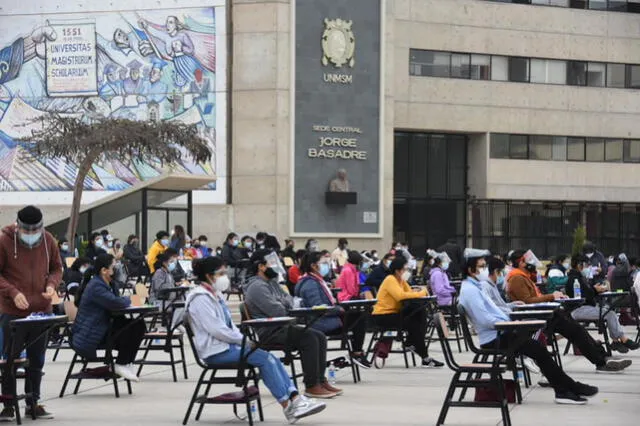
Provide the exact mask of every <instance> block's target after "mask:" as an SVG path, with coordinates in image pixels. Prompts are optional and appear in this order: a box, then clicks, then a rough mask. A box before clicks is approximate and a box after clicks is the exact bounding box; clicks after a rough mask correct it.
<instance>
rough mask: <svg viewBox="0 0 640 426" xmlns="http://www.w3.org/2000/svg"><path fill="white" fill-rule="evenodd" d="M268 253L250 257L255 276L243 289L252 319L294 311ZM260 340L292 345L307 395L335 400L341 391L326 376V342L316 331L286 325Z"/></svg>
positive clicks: (266, 332) (267, 331)
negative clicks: (297, 354) (298, 358)
mask: <svg viewBox="0 0 640 426" xmlns="http://www.w3.org/2000/svg"><path fill="white" fill-rule="evenodd" d="M271 253H272V252H270V251H269V250H258V251H256V252H255V253H254V254H253V256H252V257H251V263H252V272H253V274H254V275H253V276H252V277H251V278H249V281H248V282H247V284H246V285H245V288H244V297H245V304H246V307H247V310H248V311H249V315H250V316H251V318H253V319H257V318H270V317H282V316H286V315H287V314H288V312H289V309H291V308H293V297H292V296H291V295H289V294H287V293H286V292H285V291H284V290H282V288H281V287H280V284H279V283H278V282H277V277H278V272H277V270H276V269H275V268H274V266H275V265H269V264H268V263H267V260H266V259H265V256H268V255H269V254H271ZM258 334H259V336H260V339H262V340H266V341H268V342H270V343H273V344H278V345H286V344H288V345H290V346H291V347H293V348H294V349H297V350H299V351H300V355H301V358H302V371H303V373H304V384H305V387H306V390H305V393H304V394H305V395H306V396H308V397H311V398H333V397H335V396H338V395H341V394H342V390H341V389H338V388H336V387H333V386H331V384H329V382H328V381H327V379H326V377H325V375H324V372H325V369H326V367H327V338H326V337H325V335H324V333H322V332H321V331H318V330H316V329H314V328H311V327H310V328H304V327H301V326H298V325H287V326H284V327H275V328H268V329H259V330H258Z"/></svg>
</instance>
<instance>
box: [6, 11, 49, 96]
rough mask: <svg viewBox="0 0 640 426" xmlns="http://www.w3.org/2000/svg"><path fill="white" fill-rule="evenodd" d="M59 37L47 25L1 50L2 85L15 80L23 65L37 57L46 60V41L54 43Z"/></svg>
mask: <svg viewBox="0 0 640 426" xmlns="http://www.w3.org/2000/svg"><path fill="white" fill-rule="evenodd" d="M57 36H58V35H57V34H56V31H55V30H54V29H53V27H51V26H50V25H49V24H48V23H47V25H45V26H42V27H38V28H36V29H35V30H33V31H32V32H31V34H29V35H27V36H25V37H20V38H17V39H16V40H15V41H14V42H13V43H12V44H11V45H10V46H6V47H4V48H3V49H2V50H0V84H4V83H6V82H7V81H10V80H13V79H15V78H16V77H17V76H18V74H19V73H20V70H21V69H22V64H25V63H27V62H29V61H30V60H32V59H34V58H36V57H38V58H40V59H44V58H45V56H46V45H45V43H46V41H47V40H49V41H53V40H55V39H56V38H57Z"/></svg>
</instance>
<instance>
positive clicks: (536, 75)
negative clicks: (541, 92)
mask: <svg viewBox="0 0 640 426" xmlns="http://www.w3.org/2000/svg"><path fill="white" fill-rule="evenodd" d="M531 83H548V84H567V63H566V62H565V61H553V60H549V59H532V60H531Z"/></svg>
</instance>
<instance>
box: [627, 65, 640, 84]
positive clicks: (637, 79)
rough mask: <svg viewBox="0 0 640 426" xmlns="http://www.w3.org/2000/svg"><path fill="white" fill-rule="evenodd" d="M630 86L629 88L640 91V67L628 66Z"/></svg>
mask: <svg viewBox="0 0 640 426" xmlns="http://www.w3.org/2000/svg"><path fill="white" fill-rule="evenodd" d="M627 71H628V76H629V82H628V83H629V84H627V87H630V88H632V89H640V65H627Z"/></svg>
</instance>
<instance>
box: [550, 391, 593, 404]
mask: <svg viewBox="0 0 640 426" xmlns="http://www.w3.org/2000/svg"><path fill="white" fill-rule="evenodd" d="M555 402H556V404H568V405H585V404H586V403H587V399H586V398H583V397H581V396H579V395H576V394H575V393H573V392H570V391H566V392H556V398H555Z"/></svg>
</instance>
